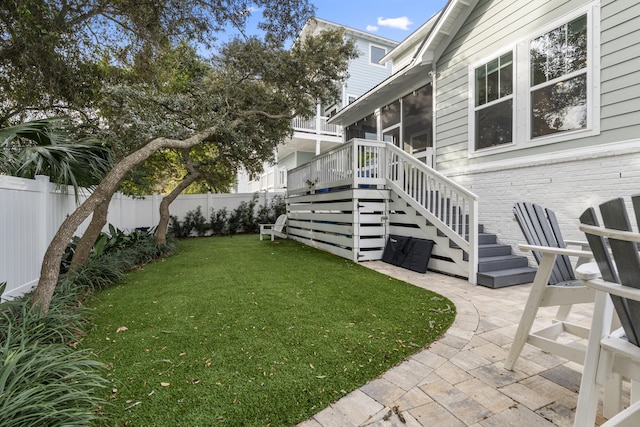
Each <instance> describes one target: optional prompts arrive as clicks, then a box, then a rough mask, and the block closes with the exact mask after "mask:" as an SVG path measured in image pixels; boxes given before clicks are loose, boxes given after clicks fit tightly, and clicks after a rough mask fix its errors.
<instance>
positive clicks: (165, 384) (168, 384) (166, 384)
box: [160, 382, 171, 387]
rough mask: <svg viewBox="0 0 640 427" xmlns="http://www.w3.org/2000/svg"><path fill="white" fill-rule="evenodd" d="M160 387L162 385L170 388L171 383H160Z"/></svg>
mask: <svg viewBox="0 0 640 427" xmlns="http://www.w3.org/2000/svg"><path fill="white" fill-rule="evenodd" d="M160 385H161V386H162V387H169V386H170V385H171V383H164V382H163V383H160Z"/></svg>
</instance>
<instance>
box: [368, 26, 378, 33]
mask: <svg viewBox="0 0 640 427" xmlns="http://www.w3.org/2000/svg"><path fill="white" fill-rule="evenodd" d="M378 28H379V27H376V26H375V25H367V31H370V32H372V33H375V32H376V31H378Z"/></svg>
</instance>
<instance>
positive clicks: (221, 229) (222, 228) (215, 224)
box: [209, 208, 229, 235]
mask: <svg viewBox="0 0 640 427" xmlns="http://www.w3.org/2000/svg"><path fill="white" fill-rule="evenodd" d="M227 215H228V212H227V208H222V209H219V210H218V211H216V210H215V209H211V217H210V218H209V228H210V229H211V233H213V234H214V235H226V234H229V226H228V224H227Z"/></svg>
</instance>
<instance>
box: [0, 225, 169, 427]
mask: <svg viewBox="0 0 640 427" xmlns="http://www.w3.org/2000/svg"><path fill="white" fill-rule="evenodd" d="M109 231H110V232H109V233H105V236H106V237H105V238H103V240H102V242H103V243H100V246H99V247H98V249H97V250H95V248H94V251H93V253H92V255H91V257H90V258H89V261H88V262H87V263H86V265H84V266H83V267H81V268H80V269H79V270H77V271H74V272H73V273H67V274H64V275H62V276H61V279H60V280H59V282H58V284H57V286H56V289H55V292H54V294H53V299H52V301H51V305H50V307H49V311H47V312H46V313H43V312H42V311H41V310H36V309H34V308H33V307H32V305H31V300H30V298H31V295H29V294H28V295H25V296H22V297H20V298H16V299H14V300H10V301H5V302H2V303H0V325H1V327H0V426H3V427H4V426H16V427H18V426H90V425H96V423H97V422H98V421H99V420H100V415H99V414H100V410H101V408H103V407H104V406H105V405H106V402H105V401H104V400H103V398H102V397H99V396H103V395H104V392H103V391H102V390H101V389H102V388H104V387H106V386H107V384H108V382H107V381H106V379H104V378H103V376H102V373H103V369H102V368H103V365H102V364H100V363H98V362H96V361H94V360H91V359H90V356H91V354H90V353H89V352H86V351H78V350H75V347H76V346H77V344H78V340H79V338H80V337H81V336H82V334H83V333H84V330H85V329H86V326H87V323H88V321H87V318H86V312H85V310H84V309H83V306H82V301H83V300H84V298H86V296H87V294H88V293H90V292H91V291H93V290H94V289H97V288H102V287H105V286H107V285H109V284H111V283H113V282H114V281H115V280H119V279H120V278H122V276H123V275H124V272H125V271H126V270H129V269H131V268H132V267H134V266H137V265H140V264H144V263H147V262H150V261H152V260H154V259H157V258H159V257H162V256H165V255H167V254H169V253H170V252H172V251H173V250H174V248H175V244H174V242H173V240H170V241H169V243H168V244H167V245H162V246H158V245H156V243H155V241H154V239H153V234H152V231H151V230H137V231H135V232H133V233H129V234H125V233H122V232H121V231H120V230H117V229H115V228H111V227H110V230H109ZM74 250H75V246H73V247H71V248H69V250H68V254H71V255H72V254H73V251H74ZM70 260H71V258H70V257H69V261H70ZM5 286H6V284H4V283H0V295H2V292H3V291H4V289H5Z"/></svg>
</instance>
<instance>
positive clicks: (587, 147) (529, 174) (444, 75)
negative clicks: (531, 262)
mask: <svg viewBox="0 0 640 427" xmlns="http://www.w3.org/2000/svg"><path fill="white" fill-rule="evenodd" d="M589 3H590V2H585V1H567V2H565V1H531V2H522V1H480V2H479V3H478V6H477V7H476V9H475V10H474V11H473V12H472V14H471V15H470V16H469V18H468V19H467V22H466V23H465V25H464V26H463V27H462V29H461V30H460V32H459V33H458V34H457V35H456V37H455V38H454V40H453V41H452V43H451V44H450V45H449V47H448V48H447V50H446V51H445V52H444V54H443V56H442V57H441V58H440V60H439V61H438V63H437V71H438V82H437V86H436V88H437V113H436V114H437V116H436V126H437V128H436V132H437V134H436V135H437V137H436V143H437V152H436V155H437V159H436V162H437V168H438V169H439V170H440V171H441V172H443V173H444V174H445V175H448V176H449V177H451V178H452V179H454V180H455V181H457V182H459V183H460V184H462V185H464V186H466V187H467V188H469V189H470V190H471V191H473V192H474V193H476V194H477V195H478V196H479V197H480V205H479V212H480V222H481V223H483V224H485V226H486V229H487V230H488V231H489V232H492V233H496V234H497V235H498V236H499V239H500V241H501V242H502V243H507V244H512V245H516V244H518V243H522V235H521V232H520V230H519V228H518V226H517V224H516V223H515V222H514V221H512V218H513V214H512V212H511V208H512V206H513V204H514V203H516V202H519V201H529V202H533V203H539V204H541V205H544V206H546V207H549V208H552V209H553V210H554V211H555V212H556V213H557V215H558V217H559V221H560V223H561V226H562V229H563V233H564V234H565V235H566V237H567V238H573V239H581V240H584V238H583V237H582V234H581V233H580V232H579V230H578V229H577V223H578V217H579V215H580V214H581V213H582V212H583V211H584V210H585V209H586V208H587V207H589V206H597V205H598V204H599V203H602V202H603V201H606V200H608V199H611V198H613V197H628V196H629V195H632V194H636V193H640V69H639V67H638V66H637V64H638V61H639V60H640V43H638V40H639V38H638V37H639V35H640V4H638V3H637V2H632V1H624V0H615V1H611V0H610V1H603V2H601V8H600V26H601V32H600V69H601V71H600V94H601V96H600V103H601V110H600V133H599V134H598V135H594V136H589V137H585V138H580V139H575V140H571V141H565V142H560V143H555V144H548V145H543V146H537V147H532V148H527V149H519V150H514V151H510V152H503V153H500V154H495V155H488V156H479V157H475V158H471V157H469V153H468V96H469V93H468V88H469V82H468V69H469V66H470V65H471V64H475V63H477V62H478V61H481V60H484V59H488V58H490V57H491V56H495V55H496V54H498V53H500V52H501V51H503V50H502V49H503V47H509V46H512V45H513V42H514V41H517V40H521V39H523V38H524V37H526V36H528V35H530V34H532V33H535V32H537V31H538V30H539V29H540V28H542V27H544V26H545V25H546V24H548V23H549V22H552V21H556V20H558V19H561V18H562V17H563V16H564V15H566V14H568V13H570V12H572V11H573V10H575V9H577V8H580V7H582V6H583V5H585V4H589Z"/></svg>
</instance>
